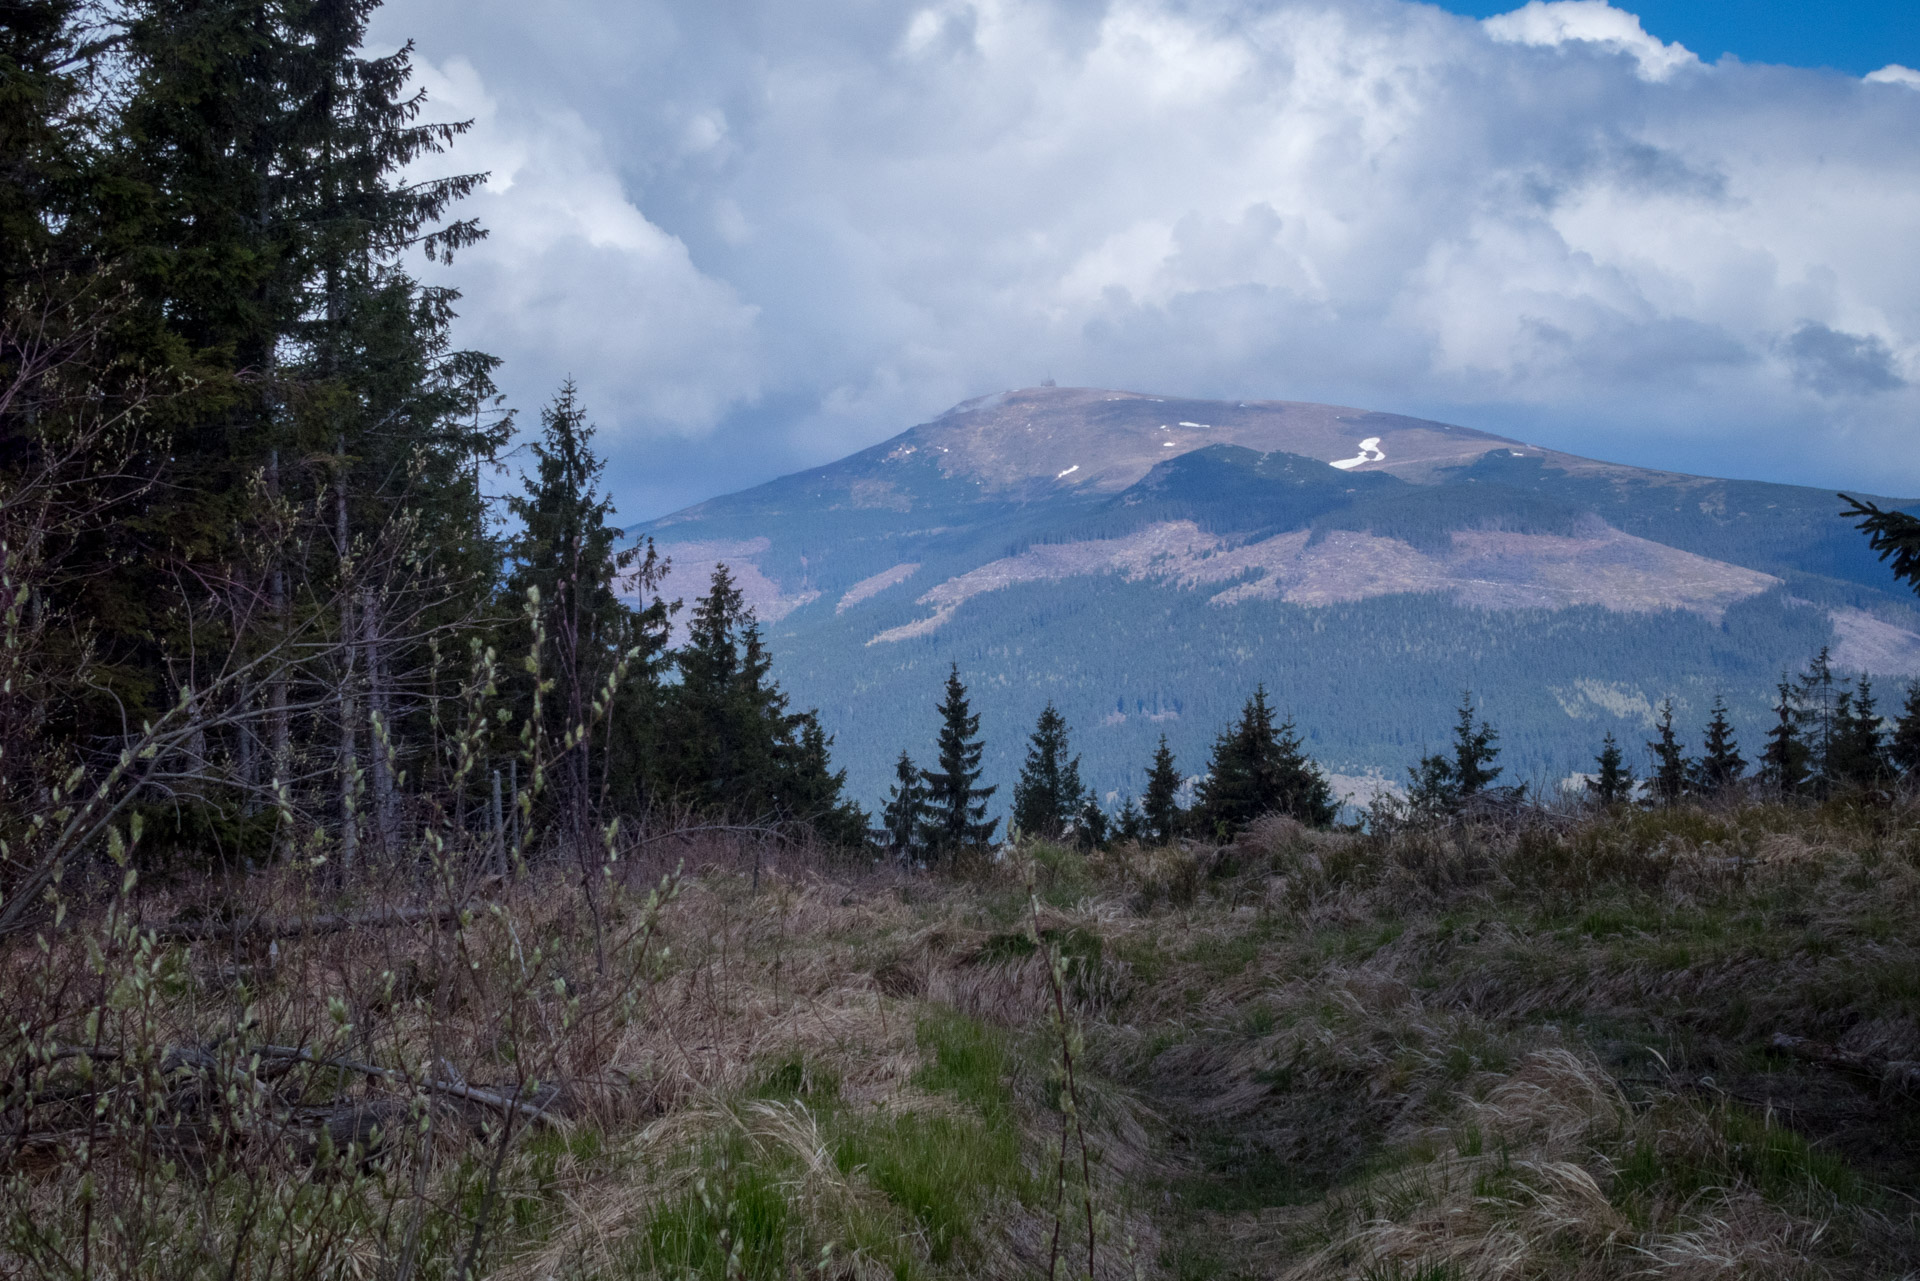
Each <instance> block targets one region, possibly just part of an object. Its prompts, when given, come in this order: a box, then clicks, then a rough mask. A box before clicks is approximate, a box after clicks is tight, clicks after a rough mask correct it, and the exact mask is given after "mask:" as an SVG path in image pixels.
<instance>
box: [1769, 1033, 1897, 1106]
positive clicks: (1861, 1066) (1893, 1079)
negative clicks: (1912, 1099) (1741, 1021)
mask: <svg viewBox="0 0 1920 1281" xmlns="http://www.w3.org/2000/svg"><path fill="white" fill-rule="evenodd" d="M1768 1045H1769V1046H1771V1047H1772V1048H1773V1049H1776V1050H1779V1051H1780V1052H1781V1053H1783V1054H1791V1055H1792V1056H1793V1057H1794V1058H1796V1059H1803V1060H1805V1061H1806V1062H1808V1063H1818V1064H1821V1065H1822V1066H1824V1067H1830V1068H1835V1069H1837V1070H1839V1071H1842V1072H1851V1073H1853V1074H1854V1075H1856V1076H1864V1077H1866V1078H1868V1079H1869V1080H1872V1081H1877V1082H1879V1084H1880V1088H1881V1089H1883V1090H1898V1091H1900V1092H1902V1093H1905V1094H1920V1062H1915V1061H1913V1060H1911V1059H1890V1058H1886V1057H1884V1056H1883V1055H1878V1054H1856V1053H1854V1052H1853V1051H1851V1050H1843V1049H1841V1048H1840V1047H1839V1046H1837V1045H1830V1044H1828V1043H1827V1042H1825V1041H1816V1040H1814V1039H1813V1038H1812V1037H1809V1036H1793V1035H1790V1034H1789V1033H1786V1032H1775V1033H1774V1034H1773V1039H1772V1040H1771V1041H1769V1042H1768Z"/></svg>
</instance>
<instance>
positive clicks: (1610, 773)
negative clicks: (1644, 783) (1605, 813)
mask: <svg viewBox="0 0 1920 1281" xmlns="http://www.w3.org/2000/svg"><path fill="white" fill-rule="evenodd" d="M1594 764H1595V765H1596V766H1598V771H1597V772H1596V773H1595V774H1594V776H1593V797H1594V799H1595V800H1597V801H1599V802H1600V804H1602V805H1607V806H1612V805H1618V804H1620V803H1621V802H1623V801H1626V800H1628V799H1630V798H1631V797H1632V796H1633V787H1634V782H1635V779H1634V777H1633V770H1632V768H1631V767H1629V766H1628V765H1627V762H1626V757H1625V756H1624V755H1623V754H1622V753H1621V751H1620V744H1619V743H1617V742H1615V741H1614V738H1613V735H1612V734H1608V735H1607V736H1606V737H1605V738H1603V739H1602V740H1601V742H1600V755H1598V756H1596V757H1594Z"/></svg>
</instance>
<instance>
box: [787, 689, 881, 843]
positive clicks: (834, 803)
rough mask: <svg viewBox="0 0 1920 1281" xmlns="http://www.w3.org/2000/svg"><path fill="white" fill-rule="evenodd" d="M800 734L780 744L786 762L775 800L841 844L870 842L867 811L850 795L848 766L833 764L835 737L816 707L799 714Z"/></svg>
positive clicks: (827, 838) (818, 834) (816, 832)
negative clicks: (840, 767) (846, 790)
mask: <svg viewBox="0 0 1920 1281" xmlns="http://www.w3.org/2000/svg"><path fill="white" fill-rule="evenodd" d="M798 727H799V735H798V737H797V739H795V738H790V739H789V741H787V742H785V743H782V744H780V745H779V746H778V748H777V749H776V758H777V759H778V761H779V764H780V772H779V778H778V782H777V784H776V795H775V804H776V806H777V807H778V809H779V811H780V813H781V815H782V816H783V817H786V818H790V819H794V820H797V821H799V822H801V823H804V824H805V825H806V827H807V829H808V830H809V831H811V832H812V833H813V835H814V837H815V838H816V839H818V840H820V841H824V842H825V843H827V844H829V845H834V846H838V847H840V848H841V849H856V848H859V847H861V846H864V845H866V844H867V840H868V835H867V822H868V820H867V812H866V811H865V810H864V809H862V808H861V807H860V806H859V805H856V804H855V803H854V802H852V801H850V800H848V799H847V798H846V797H845V795H844V792H845V788H846V783H847V772H846V771H845V770H843V769H841V770H836V769H834V768H833V762H832V759H831V757H830V755H829V751H830V749H831V748H832V747H833V738H832V736H831V735H829V734H828V733H827V732H826V731H825V730H824V729H822V728H821V726H820V718H819V716H818V715H817V714H816V713H814V712H811V711H807V712H802V713H800V715H799V717H798Z"/></svg>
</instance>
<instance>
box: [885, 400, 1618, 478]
mask: <svg viewBox="0 0 1920 1281" xmlns="http://www.w3.org/2000/svg"><path fill="white" fill-rule="evenodd" d="M888 444H889V445H891V446H893V448H891V449H889V450H888V451H887V453H886V457H887V458H889V459H890V460H892V461H895V462H901V461H905V460H907V459H909V458H911V457H912V456H913V455H914V454H915V453H917V452H918V451H921V450H925V451H927V452H928V453H930V454H932V455H933V456H934V457H935V459H936V460H937V462H938V464H939V466H940V469H941V470H942V471H943V472H944V473H945V474H947V475H948V476H950V477H953V478H956V479H964V480H971V481H974V482H977V483H979V484H980V485H982V486H984V487H985V488H986V489H987V490H989V491H991V492H1004V491H1008V490H1019V489H1025V488H1029V487H1031V486H1034V485H1041V486H1046V487H1051V486H1053V485H1056V484H1057V485H1060V486H1066V487H1071V488H1074V489H1080V490H1083V491H1086V492H1089V493H1116V492H1118V491H1120V490H1123V489H1125V488H1127V487H1128V486H1129V485H1132V484H1134V483H1136V482H1137V481H1139V480H1140V479H1141V478H1142V477H1144V476H1145V475H1146V474H1147V473H1148V472H1149V471H1150V470H1152V468H1153V467H1154V466H1155V465H1156V464H1158V463H1162V462H1165V461H1166V460H1168V459H1169V458H1175V457H1178V456H1179V455H1181V454H1184V453H1188V452H1190V451H1192V450H1196V449H1205V448H1207V447H1209V446H1212V445H1238V446H1241V447H1242V448H1246V449H1252V450H1255V451H1258V452H1260V453H1273V452H1283V453H1288V454H1298V455H1301V456H1304V457H1307V458H1317V459H1320V460H1321V461H1323V462H1325V463H1327V464H1329V465H1330V466H1333V467H1336V468H1340V469H1343V470H1351V471H1386V472H1391V473H1393V474H1395V475H1398V476H1400V477H1401V478H1402V479H1405V480H1415V481H1419V480H1424V479H1426V478H1428V477H1430V476H1431V475H1433V473H1434V472H1435V471H1437V470H1438V469H1440V468H1446V467H1458V466H1463V465H1466V464H1468V463H1471V462H1472V461H1474V460H1475V459H1476V458H1478V457H1480V456H1482V455H1484V454H1485V453H1487V451H1488V450H1491V449H1498V448H1501V447H1505V448H1507V449H1509V450H1511V451H1512V452H1514V453H1515V454H1517V455H1522V456H1538V457H1543V458H1545V457H1548V456H1550V454H1551V451H1547V450H1540V449H1535V448H1533V447H1532V446H1529V445H1524V444H1522V443H1520V442H1519V441H1515V440H1509V439H1507V438H1506V437H1504V436H1495V435H1493V434H1491V433H1489V432H1483V431H1476V430H1474V429H1473V428H1470V427H1457V426H1452V425H1450V424H1446V423H1436V422H1427V421H1425V420H1422V419H1418V418H1407V417H1403V416H1401V415H1399V414H1383V413H1376V412H1374V411H1372V410H1366V409H1357V408H1354V407H1352V406H1347V405H1320V404H1312V403H1308V402H1303V401H1288V400H1193V399H1184V398H1179V397H1171V396H1152V395H1148V394H1146V393H1144V392H1134V391H1116V390H1112V389H1108V388H1100V387H1022V388H1018V389H1016V390H1011V391H1003V392H997V393H995V394H993V395H991V396H981V397H978V398H976V399H974V400H969V401H964V402H962V403H961V404H959V405H956V406H954V407H953V408H952V409H950V410H948V411H947V412H946V413H944V414H942V415H941V416H940V417H939V418H936V419H935V420H934V421H932V422H930V423H926V424H924V425H922V426H919V427H916V428H914V429H913V430H911V431H909V432H906V433H905V434H903V435H902V436H899V437H896V438H895V439H894V440H893V441H890V442H888ZM1553 456H1554V457H1555V458H1556V461H1559V459H1560V458H1562V457H1564V456H1558V455H1553ZM1567 461H1573V460H1571V459H1568V460H1567ZM1579 461H1582V462H1584V461H1585V460H1579Z"/></svg>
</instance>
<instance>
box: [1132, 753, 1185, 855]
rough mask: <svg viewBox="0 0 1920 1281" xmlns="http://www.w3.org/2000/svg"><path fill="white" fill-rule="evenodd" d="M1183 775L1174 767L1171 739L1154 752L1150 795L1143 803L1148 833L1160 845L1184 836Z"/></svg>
mask: <svg viewBox="0 0 1920 1281" xmlns="http://www.w3.org/2000/svg"><path fill="white" fill-rule="evenodd" d="M1180 784H1181V779H1180V771H1179V770H1178V769H1176V768H1175V767H1174V760H1173V752H1172V750H1171V749H1170V748H1168V746H1167V736H1166V735H1165V734H1162V735H1161V736H1160V745H1159V746H1158V747H1156V748H1154V749H1153V762H1152V764H1150V765H1148V766H1147V791H1146V795H1145V796H1144V797H1143V798H1142V799H1141V813H1142V819H1143V821H1144V825H1145V830H1146V832H1147V834H1148V835H1149V836H1150V837H1152V838H1153V840H1154V841H1155V842H1156V843H1157V844H1160V845H1167V844H1170V843H1171V842H1172V841H1173V838H1174V837H1175V836H1177V835H1179V833H1180V825H1181V819H1182V817H1183V816H1182V813H1181V810H1180Z"/></svg>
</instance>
